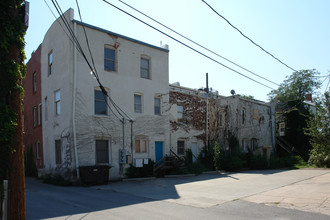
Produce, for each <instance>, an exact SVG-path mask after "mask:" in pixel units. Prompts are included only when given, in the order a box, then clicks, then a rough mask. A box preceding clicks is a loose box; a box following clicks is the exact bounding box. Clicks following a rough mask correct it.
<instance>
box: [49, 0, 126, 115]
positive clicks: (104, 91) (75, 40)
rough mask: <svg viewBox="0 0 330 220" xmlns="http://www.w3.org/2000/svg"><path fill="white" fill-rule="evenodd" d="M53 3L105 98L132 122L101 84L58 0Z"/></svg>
mask: <svg viewBox="0 0 330 220" xmlns="http://www.w3.org/2000/svg"><path fill="white" fill-rule="evenodd" d="M52 3H53V5H54V7H55V9H56V10H57V12H58V14H59V15H60V18H61V19H62V21H63V23H64V25H65V27H66V28H67V30H68V31H69V34H70V35H71V37H72V38H73V39H71V38H70V37H69V36H68V37H69V39H70V40H71V41H72V42H74V45H75V47H76V48H77V50H78V51H79V52H80V53H81V55H82V56H83V58H84V60H85V61H86V63H87V65H88V66H89V68H90V70H91V73H92V74H93V75H94V77H95V79H96V80H97V82H98V84H99V86H100V89H101V91H102V93H103V95H104V96H105V98H108V99H109V100H110V102H111V103H112V104H113V106H114V107H115V109H116V111H117V112H118V113H119V114H120V115H121V116H122V118H124V116H123V114H121V112H122V113H124V115H125V116H126V117H127V118H128V119H129V120H132V119H131V118H130V117H129V116H128V115H127V114H126V113H125V112H124V111H123V110H122V109H120V107H119V106H118V105H117V104H115V102H114V101H113V100H112V99H111V98H110V97H109V95H108V93H107V91H106V90H105V88H104V86H103V85H102V83H101V82H100V79H99V76H98V74H97V72H96V68H94V69H95V70H94V69H93V68H92V66H91V64H90V63H89V61H88V59H87V57H86V55H85V53H84V51H83V49H82V47H81V45H80V43H79V41H78V39H77V37H76V36H75V34H74V32H73V30H72V28H71V27H70V24H69V22H68V21H67V19H66V18H65V17H64V16H63V11H62V9H61V7H60V5H59V4H58V2H57V0H52ZM77 6H78V8H79V5H77ZM79 15H80V18H81V14H80V13H79ZM81 24H82V26H84V24H83V22H81ZM62 28H63V27H62ZM84 33H85V34H86V32H84ZM85 37H86V41H87V42H88V37H87V34H86V35H85ZM89 50H90V49H89ZM90 55H91V58H92V60H93V55H92V53H91V51H90ZM93 65H94V67H95V64H94V62H93ZM106 104H107V106H108V107H109V108H110V110H111V111H112V109H111V106H110V105H109V104H108V102H106ZM112 112H113V114H114V115H115V116H116V117H117V118H118V119H119V120H120V121H121V119H120V118H119V117H118V116H117V115H116V114H115V112H114V111H112Z"/></svg>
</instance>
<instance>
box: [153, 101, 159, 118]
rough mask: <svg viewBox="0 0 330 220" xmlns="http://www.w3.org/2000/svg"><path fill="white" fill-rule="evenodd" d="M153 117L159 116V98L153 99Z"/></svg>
mask: <svg viewBox="0 0 330 220" xmlns="http://www.w3.org/2000/svg"><path fill="white" fill-rule="evenodd" d="M154 102H155V115H160V98H155V101H154Z"/></svg>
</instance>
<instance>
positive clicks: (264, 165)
mask: <svg viewBox="0 0 330 220" xmlns="http://www.w3.org/2000/svg"><path fill="white" fill-rule="evenodd" d="M268 167H269V166H268V160H267V158H266V157H265V156H262V155H253V156H252V157H251V160H250V169H252V170H264V169H268Z"/></svg>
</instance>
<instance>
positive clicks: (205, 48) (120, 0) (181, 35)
mask: <svg viewBox="0 0 330 220" xmlns="http://www.w3.org/2000/svg"><path fill="white" fill-rule="evenodd" d="M118 1H119V2H121V3H122V4H124V5H126V6H127V7H129V8H131V9H133V10H134V11H136V12H138V13H140V14H142V15H143V16H145V17H147V18H149V19H150V20H152V21H154V22H156V23H157V24H159V25H161V26H162V27H164V28H166V29H168V30H170V31H172V32H174V33H175V34H177V35H179V36H180V37H182V38H184V39H186V40H188V41H190V42H191V43H193V44H195V45H197V46H199V47H201V48H203V49H204V50H207V51H208V52H210V53H212V54H214V55H216V56H218V57H220V58H222V59H224V60H226V61H227V62H229V63H231V64H233V65H235V66H238V67H239V68H241V69H243V70H245V71H247V72H249V73H251V74H253V75H255V76H257V77H259V78H261V79H263V80H266V81H268V82H270V83H273V84H275V85H277V86H280V85H279V84H277V83H275V82H273V81H271V80H269V79H266V78H264V77H262V76H260V75H258V74H256V73H254V72H252V71H250V70H248V69H246V68H245V67H243V66H241V65H239V64H237V63H235V62H233V61H231V60H229V59H227V58H225V57H224V56H221V55H220V54H218V53H216V52H214V51H212V50H210V49H208V48H207V47H205V46H203V45H201V44H199V43H197V42H196V41H193V40H191V39H190V38H188V37H186V36H184V35H183V34H180V33H179V32H177V31H175V30H174V29H172V28H170V27H168V26H166V25H164V24H162V23H161V22H159V21H157V20H156V19H154V18H152V17H150V16H148V15H147V14H145V13H143V12H142V11H140V10H138V9H136V8H134V7H133V6H131V5H129V4H127V3H126V2H124V1H122V0H118Z"/></svg>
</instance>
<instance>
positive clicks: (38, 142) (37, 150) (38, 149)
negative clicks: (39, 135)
mask: <svg viewBox="0 0 330 220" xmlns="http://www.w3.org/2000/svg"><path fill="white" fill-rule="evenodd" d="M36 153H37V155H36V157H37V159H40V155H41V145H40V141H37V143H36Z"/></svg>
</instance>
